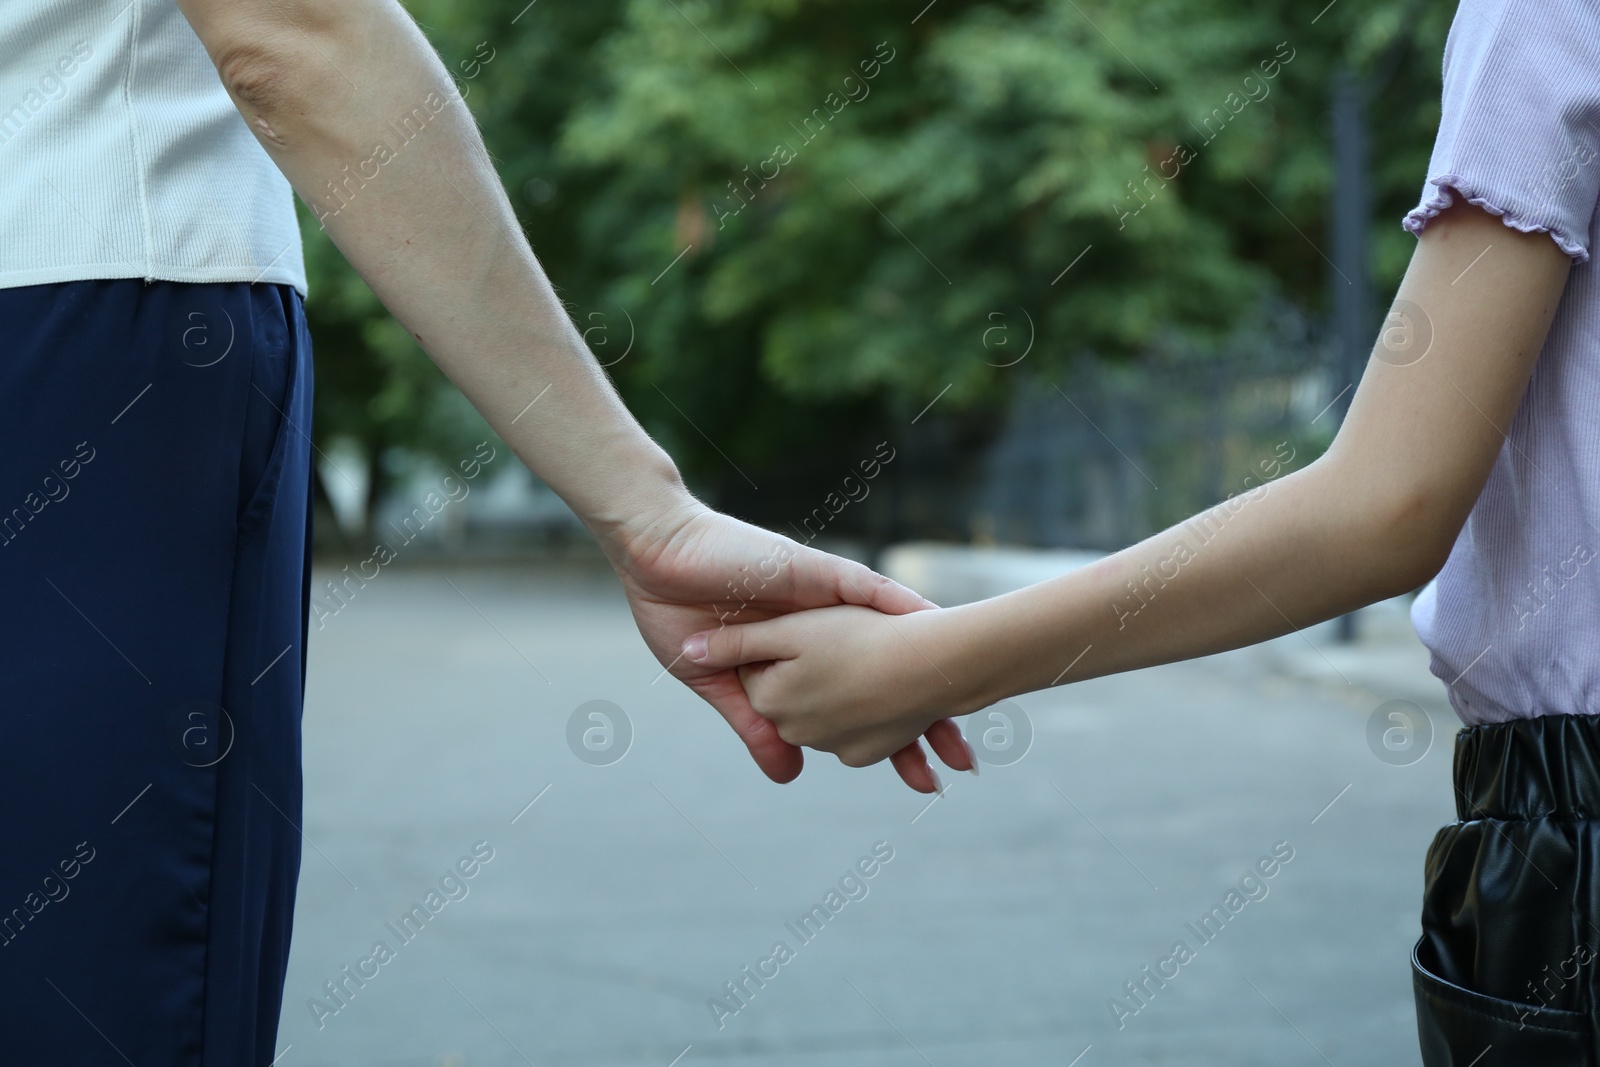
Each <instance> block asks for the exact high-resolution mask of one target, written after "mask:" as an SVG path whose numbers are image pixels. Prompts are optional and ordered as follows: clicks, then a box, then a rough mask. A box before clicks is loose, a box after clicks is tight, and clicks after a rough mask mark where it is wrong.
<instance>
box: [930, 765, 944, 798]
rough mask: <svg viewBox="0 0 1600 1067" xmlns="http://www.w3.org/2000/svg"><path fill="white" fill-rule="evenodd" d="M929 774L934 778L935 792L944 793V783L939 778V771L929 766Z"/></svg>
mask: <svg viewBox="0 0 1600 1067" xmlns="http://www.w3.org/2000/svg"><path fill="white" fill-rule="evenodd" d="M928 774H929V775H930V776H931V777H932V778H933V791H934V792H935V793H943V792H944V783H943V782H941V781H940V780H939V772H938V771H936V770H934V769H933V768H932V767H929V768H928Z"/></svg>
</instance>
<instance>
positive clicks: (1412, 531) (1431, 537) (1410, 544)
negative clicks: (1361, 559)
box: [1370, 486, 1471, 597]
mask: <svg viewBox="0 0 1600 1067" xmlns="http://www.w3.org/2000/svg"><path fill="white" fill-rule="evenodd" d="M1374 510H1375V511H1376V513H1377V514H1376V515H1375V523H1374V534H1373V536H1372V538H1371V541H1370V544H1371V545H1372V546H1373V548H1374V549H1375V550H1376V552H1377V553H1378V555H1379V556H1380V557H1381V559H1382V561H1383V565H1382V566H1380V567H1379V568H1377V570H1378V572H1379V573H1380V574H1381V576H1382V581H1383V583H1384V586H1385V588H1384V589H1383V590H1382V592H1383V593H1384V595H1385V596H1386V597H1394V596H1400V595H1401V594H1403V593H1409V592H1411V591H1412V590H1414V589H1417V588H1420V587H1421V586H1424V585H1426V584H1428V582H1429V581H1431V580H1432V579H1433V577H1434V576H1435V575H1436V574H1438V573H1439V571H1440V570H1441V569H1442V568H1443V567H1444V564H1445V561H1446V560H1448V559H1449V558H1450V553H1451V552H1452V551H1453V550H1454V548H1455V543H1456V538H1457V536H1459V535H1460V533H1461V527H1462V525H1463V523H1465V522H1466V516H1467V513H1468V512H1469V511H1470V510H1471V502H1470V501H1469V502H1467V503H1466V504H1465V506H1463V504H1462V502H1461V501H1458V500H1455V499H1452V498H1451V497H1450V495H1449V494H1446V493H1442V492H1440V491H1438V490H1437V489H1435V488H1434V487H1430V486H1422V487H1418V488H1416V489H1414V490H1412V491H1409V492H1405V493H1399V494H1395V496H1394V497H1393V499H1391V500H1389V501H1386V502H1385V503H1384V504H1382V505H1381V506H1380V507H1378V508H1376V509H1374Z"/></svg>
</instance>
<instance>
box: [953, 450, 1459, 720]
mask: <svg viewBox="0 0 1600 1067" xmlns="http://www.w3.org/2000/svg"><path fill="white" fill-rule="evenodd" d="M1344 482H1345V479H1343V478H1342V477H1341V472H1340V470H1339V468H1338V465H1337V461H1336V460H1335V459H1334V457H1332V456H1329V457H1324V459H1322V460H1319V461H1317V462H1316V463H1313V464H1311V465H1310V466H1308V467H1306V468H1305V469H1303V470H1301V471H1297V472H1295V473H1292V474H1288V475H1284V476H1283V477H1281V478H1279V479H1277V480H1276V481H1272V482H1268V483H1266V484H1264V485H1262V486H1260V487H1258V488H1256V489H1254V490H1252V491H1251V492H1249V493H1246V494H1242V495H1240V496H1237V497H1232V498H1230V499H1229V500H1228V501H1225V502H1224V503H1222V504H1219V505H1217V506H1216V507H1215V508H1212V509H1211V510H1209V511H1206V512H1203V513H1201V514H1200V515H1196V516H1194V517H1193V518H1190V519H1188V520H1186V521H1185V522H1183V523H1180V524H1179V525H1177V526H1174V527H1172V528H1171V529H1169V530H1166V531H1163V532H1162V533H1159V534H1156V535H1155V536H1153V537H1150V538H1148V539H1146V540H1144V541H1142V542H1140V543H1139V544H1136V545H1133V546H1131V547H1129V548H1127V549H1124V550H1123V551H1121V552H1118V553H1116V554H1115V555H1111V556H1108V557H1106V558H1105V559H1102V560H1099V561H1097V562H1095V563H1094V564H1092V565H1090V566H1088V567H1085V568H1083V569H1081V570H1078V571H1074V572H1072V573H1070V574H1066V575H1063V576H1062V577H1059V578H1056V579H1053V580H1051V581H1047V582H1042V583H1040V584H1038V585H1035V586H1032V587H1030V588H1027V589H1023V590H1020V591H1018V592H1015V593H1011V594H1008V595H1005V596H1000V597H996V598H994V599H992V600H987V601H983V602H981V603H978V604H971V605H967V606H965V607H962V608H958V609H955V610H953V611H951V612H950V613H949V615H950V616H951V620H950V621H951V624H952V625H951V626H950V627H948V628H947V633H948V634H949V635H950V636H951V638H952V643H951V644H950V645H948V646H947V648H948V649H949V652H948V654H949V655H950V657H951V659H952V667H953V668H954V669H956V670H958V671H959V672H960V673H961V678H962V681H963V682H965V683H966V684H965V685H964V686H963V688H967V689H969V691H971V692H972V693H973V699H975V700H976V701H977V705H976V706H979V707H982V706H985V705H987V704H989V703H993V702H994V701H997V700H1000V699H1003V698H1005V697H1008V696H1013V695H1015V694H1018V693H1025V692H1030V691H1033V690H1036V689H1043V688H1047V687H1049V686H1051V685H1054V684H1064V683H1067V682H1074V681H1082V680H1083V679H1085V678H1092V677H1097V676H1099V675H1104V674H1114V673H1117V672H1120V671H1128V670H1135V669H1137V668H1140V667H1149V666H1154V665H1156V664H1160V663H1169V662H1172V661H1174V660H1181V659H1188V658H1191V657H1195V656H1204V655H1209V654H1211V653H1215V652H1222V651H1226V650H1228V649H1232V648H1239V647H1241V646H1244V645H1249V644H1253V643H1255V642H1257V641H1263V640H1266V639H1268V638H1272V637H1277V636H1280V635H1282V634H1285V633H1288V632H1290V631H1291V630H1294V629H1298V628H1303V627H1306V626H1310V625H1312V624H1313V623H1317V622H1321V621H1324V620H1326V619H1330V618H1333V617H1335V616H1338V615H1341V614H1343V613H1345V612H1347V611H1351V610H1354V609H1355V608H1358V607H1361V606H1363V605H1366V604H1370V603H1374V602H1376V601H1378V600H1383V599H1387V598H1389V597H1392V596H1398V595H1400V594H1401V593H1403V592H1406V591H1408V590H1411V589H1414V588H1416V587H1417V586H1418V585H1421V584H1422V583H1423V582H1425V581H1426V580H1427V579H1428V577H1430V576H1431V575H1432V574H1433V573H1434V572H1436V571H1437V570H1438V568H1439V566H1441V565H1442V563H1443V560H1444V555H1445V554H1446V552H1447V551H1448V544H1447V543H1444V544H1443V546H1442V547H1441V538H1440V537H1439V536H1436V535H1435V534H1434V533H1432V532H1431V531H1437V530H1438V529H1439V528H1440V527H1441V525H1442V523H1443V522H1446V521H1448V520H1447V519H1445V517H1444V516H1441V515H1438V514H1435V513H1433V512H1434V511H1435V510H1436V507H1435V505H1433V504H1430V503H1429V502H1428V501H1427V500H1426V499H1425V498H1420V497H1419V498H1416V499H1408V498H1407V497H1405V496H1403V495H1401V494H1398V493H1392V492H1390V491H1388V490H1386V489H1385V488H1383V487H1382V486H1379V485H1368V486H1365V487H1363V486H1359V485H1348V484H1344ZM958 684H961V683H960V682H958Z"/></svg>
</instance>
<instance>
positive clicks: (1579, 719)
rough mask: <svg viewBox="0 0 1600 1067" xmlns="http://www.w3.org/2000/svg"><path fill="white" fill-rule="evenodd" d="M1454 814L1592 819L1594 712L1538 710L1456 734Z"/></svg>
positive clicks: (1597, 745) (1599, 799)
mask: <svg viewBox="0 0 1600 1067" xmlns="http://www.w3.org/2000/svg"><path fill="white" fill-rule="evenodd" d="M1454 776H1455V787H1456V814H1457V816H1458V817H1459V818H1461V819H1463V820H1468V819H1482V818H1491V819H1537V818H1544V817H1547V816H1554V817H1556V818H1566V819H1590V818H1600V715H1544V716H1540V717H1539V718H1535V719H1516V720H1513V721H1511V722H1497V723H1483V724H1480V725H1477V726H1468V727H1466V728H1465V729H1463V730H1462V731H1461V732H1460V733H1459V734H1457V735H1456V752H1455V774H1454Z"/></svg>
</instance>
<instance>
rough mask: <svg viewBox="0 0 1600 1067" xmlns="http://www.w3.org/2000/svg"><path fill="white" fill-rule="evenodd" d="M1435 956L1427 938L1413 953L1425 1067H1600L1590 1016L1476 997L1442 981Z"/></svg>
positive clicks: (1413, 979) (1413, 981)
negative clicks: (1531, 1066)
mask: <svg viewBox="0 0 1600 1067" xmlns="http://www.w3.org/2000/svg"><path fill="white" fill-rule="evenodd" d="M1430 951H1431V950H1430V948H1429V946H1428V943H1427V938H1426V937H1424V938H1422V939H1419V940H1418V942H1417V944H1416V946H1415V947H1414V948H1412V950H1411V985H1412V990H1413V992H1414V993H1415V995H1416V1001H1417V1037H1418V1039H1419V1040H1420V1042H1421V1044H1422V1062H1423V1065H1424V1067H1525V1065H1528V1064H1538V1065H1539V1067H1596V1062H1595V1059H1594V1054H1593V1041H1592V1038H1591V1036H1590V1035H1591V1022H1590V1019H1589V1017H1588V1016H1587V1015H1585V1014H1584V1013H1582V1012H1577V1011H1563V1010H1561V1009H1558V1008H1549V1007H1544V1006H1541V1005H1538V1004H1524V1003H1519V1002H1517V1001H1514V1000H1502V999H1501V998H1499V997H1490V996H1485V995H1484V994H1482V993H1475V992H1473V991H1472V990H1470V989H1466V988H1463V987H1462V986H1459V985H1456V984H1455V983H1453V982H1449V981H1446V980H1445V979H1443V978H1441V977H1439V975H1438V974H1436V973H1435V968H1436V967H1437V964H1436V963H1435V962H1434V961H1432V960H1431V959H1429V958H1428V957H1429V955H1430Z"/></svg>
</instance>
